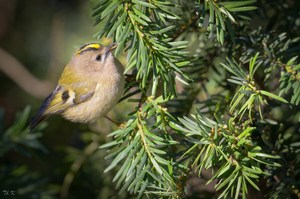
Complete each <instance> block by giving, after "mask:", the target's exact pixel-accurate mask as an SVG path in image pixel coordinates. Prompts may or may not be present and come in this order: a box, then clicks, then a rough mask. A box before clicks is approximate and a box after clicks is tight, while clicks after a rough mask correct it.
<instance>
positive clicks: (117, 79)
mask: <svg viewBox="0 0 300 199" xmlns="http://www.w3.org/2000/svg"><path fill="white" fill-rule="evenodd" d="M116 46H117V45H116V44H112V45H110V46H108V47H106V46H102V45H100V44H98V43H91V44H86V45H84V46H82V47H80V48H79V49H78V50H77V51H76V52H75V53H74V55H73V57H72V58H71V60H70V62H69V63H68V64H67V65H66V67H65V68H64V70H63V72H62V74H61V77H60V79H59V81H58V84H57V86H56V88H55V89H54V91H53V92H52V93H51V94H50V95H49V96H48V97H47V98H46V99H45V100H44V101H43V103H42V105H41V107H40V109H39V112H38V113H37V115H36V116H35V117H33V119H32V121H31V123H30V129H31V130H32V129H33V128H34V127H36V126H37V125H38V124H39V123H40V122H41V121H43V120H44V119H46V118H47V117H48V116H50V115H54V114H59V115H62V116H63V117H64V118H66V119H68V120H70V121H73V122H80V123H88V122H92V121H94V120H96V119H97V118H98V117H100V116H104V115H105V114H106V113H107V112H108V111H109V110H110V109H111V108H113V106H114V105H115V104H116V103H117V102H118V100H119V99H120V97H121V96H122V94H123V89H124V79H125V78H124V75H123V72H124V68H123V66H122V65H121V63H120V62H119V61H118V60H117V59H116V58H115V57H114V56H113V54H112V50H113V49H115V48H116Z"/></svg>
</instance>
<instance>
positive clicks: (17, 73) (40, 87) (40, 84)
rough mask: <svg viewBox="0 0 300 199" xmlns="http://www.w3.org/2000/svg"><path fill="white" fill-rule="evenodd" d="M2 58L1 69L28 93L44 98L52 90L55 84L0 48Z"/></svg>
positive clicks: (0, 58)
mask: <svg viewBox="0 0 300 199" xmlns="http://www.w3.org/2000/svg"><path fill="white" fill-rule="evenodd" d="M0 60H1V62H0V70H1V71H3V73H5V74H6V75H7V76H8V77H9V78H11V79H12V80H13V81H14V82H15V83H16V84H17V85H18V86H19V87H20V88H22V89H23V90H24V91H26V92H27V93H28V94H30V95H32V96H34V97H37V98H44V97H46V96H47V95H48V94H49V93H50V92H51V89H52V88H53V85H52V84H51V83H50V82H49V81H42V80H39V79H37V78H36V77H34V76H33V75H32V74H31V73H30V72H29V71H28V70H27V69H26V68H25V66H24V65H22V64H21V63H20V62H19V61H18V60H17V59H16V58H15V57H14V56H12V55H11V54H9V53H8V52H6V51H5V50H3V49H2V48H0Z"/></svg>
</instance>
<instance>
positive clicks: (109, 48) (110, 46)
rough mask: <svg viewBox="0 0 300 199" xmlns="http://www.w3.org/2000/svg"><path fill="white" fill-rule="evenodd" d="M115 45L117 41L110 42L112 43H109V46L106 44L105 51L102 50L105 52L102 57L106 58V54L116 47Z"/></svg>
mask: <svg viewBox="0 0 300 199" xmlns="http://www.w3.org/2000/svg"><path fill="white" fill-rule="evenodd" d="M117 46H118V44H117V43H112V44H110V45H109V46H107V47H106V49H105V52H104V54H105V56H104V58H105V59H106V58H107V56H108V55H109V54H110V53H111V52H112V51H113V50H114V49H115V48H117Z"/></svg>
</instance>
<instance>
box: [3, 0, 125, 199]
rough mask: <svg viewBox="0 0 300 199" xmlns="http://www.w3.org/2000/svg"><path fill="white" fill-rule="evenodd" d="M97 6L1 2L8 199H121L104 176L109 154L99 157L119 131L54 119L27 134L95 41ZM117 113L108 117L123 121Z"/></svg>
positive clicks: (75, 1) (55, 0)
mask: <svg viewBox="0 0 300 199" xmlns="http://www.w3.org/2000/svg"><path fill="white" fill-rule="evenodd" d="M91 6H92V5H91V4H90V2H89V1H87V0H26V1H23V0H0V90H1V91H2V92H1V94H0V140H1V141H0V198H1V199H2V198H22V199H23V198H113V197H116V196H113V195H116V194H115V191H114V190H113V186H114V185H113V184H112V183H111V179H110V178H109V175H108V176H106V177H105V176H103V170H104V168H105V167H106V165H104V164H103V159H104V156H105V154H104V151H97V152H95V151H96V149H97V148H98V145H99V143H103V142H104V140H102V139H106V134H105V133H107V132H110V131H111V130H112V129H113V128H116V127H115V126H114V124H112V123H111V122H109V121H107V120H105V119H103V120H101V121H99V122H97V123H96V124H94V125H92V126H87V125H80V124H72V123H71V122H68V121H66V120H64V119H63V118H61V117H53V118H50V119H49V120H48V122H47V124H43V125H41V126H40V127H39V128H37V129H36V131H34V132H32V133H29V132H28V129H27V125H28V121H29V120H30V118H31V117H32V116H33V115H34V114H35V113H36V112H37V110H38V108H39V106H40V105H41V102H42V100H43V99H44V98H45V97H46V96H47V95H48V94H50V92H51V91H52V89H53V88H54V87H55V84H56V82H57V80H58V78H59V75H60V73H61V72H62V70H63V67H64V65H65V64H66V63H67V62H68V61H69V59H70V57H71V55H72V53H73V52H74V51H75V49H77V48H78V47H79V46H81V45H82V44H85V43H89V42H94V41H96V40H95V38H94V37H93V34H94V33H96V29H98V30H99V27H97V26H96V27H95V26H93V19H92V17H91V10H92V9H91ZM102 42H103V43H109V42H110V41H102ZM28 105H29V106H30V107H29V106H28ZM118 106H123V105H122V104H120V105H118ZM118 110H119V109H118V108H116V109H114V110H113V111H112V112H111V113H109V115H112V117H113V118H114V119H116V120H118V117H117V116H118ZM46 125H48V126H47V128H45V126H46ZM89 129H92V130H93V133H91V132H89ZM41 130H43V133H42V132H41ZM100 132H101V133H100ZM95 165H97V167H96V166H95ZM122 197H124V198H126V197H127V195H123V196H122ZM118 198H120V196H118Z"/></svg>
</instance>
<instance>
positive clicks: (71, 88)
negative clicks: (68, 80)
mask: <svg viewBox="0 0 300 199" xmlns="http://www.w3.org/2000/svg"><path fill="white" fill-rule="evenodd" d="M96 86H97V83H93V82H89V83H87V82H74V83H72V84H69V85H58V86H57V88H56V89H55V91H54V92H53V93H52V97H51V100H49V101H48V102H46V103H48V105H46V109H45V112H44V113H45V114H46V115H47V114H56V113H61V112H63V111H64V110H66V109H67V108H69V107H71V106H74V105H77V104H80V103H82V102H85V101H87V100H89V99H90V98H91V97H92V96H93V94H94V92H95V89H96Z"/></svg>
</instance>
